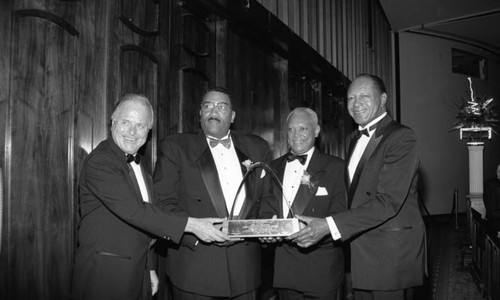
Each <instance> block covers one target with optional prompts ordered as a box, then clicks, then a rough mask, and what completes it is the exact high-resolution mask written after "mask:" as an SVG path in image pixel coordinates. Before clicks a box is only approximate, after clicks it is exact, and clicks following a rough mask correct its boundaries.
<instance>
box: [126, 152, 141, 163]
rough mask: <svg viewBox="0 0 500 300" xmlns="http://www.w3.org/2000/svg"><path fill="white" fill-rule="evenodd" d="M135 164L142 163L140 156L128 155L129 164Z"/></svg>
mask: <svg viewBox="0 0 500 300" xmlns="http://www.w3.org/2000/svg"><path fill="white" fill-rule="evenodd" d="M131 162H135V163H136V164H139V163H140V162H141V156H140V155H139V154H136V155H132V154H127V164H129V163H131Z"/></svg>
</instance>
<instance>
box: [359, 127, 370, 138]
mask: <svg viewBox="0 0 500 300" xmlns="http://www.w3.org/2000/svg"><path fill="white" fill-rule="evenodd" d="M362 134H364V135H366V136H367V137H370V134H369V133H368V129H366V128H365V129H363V130H359V129H358V132H357V136H358V137H361V135H362Z"/></svg>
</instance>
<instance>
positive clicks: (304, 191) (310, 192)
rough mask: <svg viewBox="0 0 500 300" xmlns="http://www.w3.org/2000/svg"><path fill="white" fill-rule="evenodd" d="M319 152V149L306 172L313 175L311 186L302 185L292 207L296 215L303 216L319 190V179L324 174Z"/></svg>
mask: <svg viewBox="0 0 500 300" xmlns="http://www.w3.org/2000/svg"><path fill="white" fill-rule="evenodd" d="M318 151H319V150H318V149H315V150H314V152H313V156H312V157H311V161H310V162H309V166H308V167H307V170H306V171H307V173H309V175H311V177H310V180H311V181H310V186H307V185H305V184H301V185H300V187H299V190H298V191H297V194H296V195H295V199H294V200H293V204H292V207H293V211H294V213H295V214H299V215H301V214H302V213H303V212H304V209H305V208H306V207H307V205H308V204H309V202H310V201H311V199H312V198H313V196H314V195H315V194H316V191H317V190H318V182H319V178H321V176H322V174H323V173H324V172H323V170H321V167H322V166H321V159H320V155H319V154H318V153H317V152H318Z"/></svg>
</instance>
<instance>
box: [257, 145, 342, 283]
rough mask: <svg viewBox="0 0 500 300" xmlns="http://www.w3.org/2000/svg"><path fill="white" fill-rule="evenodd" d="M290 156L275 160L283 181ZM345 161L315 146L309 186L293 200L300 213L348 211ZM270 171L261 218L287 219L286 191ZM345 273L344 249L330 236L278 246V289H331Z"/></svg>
mask: <svg viewBox="0 0 500 300" xmlns="http://www.w3.org/2000/svg"><path fill="white" fill-rule="evenodd" d="M286 163H287V161H286V155H284V156H281V157H279V158H278V159H276V160H274V161H273V162H271V168H272V169H273V171H274V172H275V173H276V175H277V177H278V178H279V180H280V182H281V183H282V182H283V176H284V172H285V167H286ZM344 169H345V167H344V161H343V160H342V159H340V158H337V157H333V156H330V155H326V154H323V153H321V152H320V151H319V150H318V149H315V150H314V152H313V154H312V157H311V159H310V161H309V165H308V167H307V169H306V172H307V173H308V174H309V175H310V180H309V183H310V184H309V185H306V184H301V185H300V187H299V189H298V191H297V194H296V196H295V198H294V199H293V203H292V210H293V211H294V212H295V213H296V214H299V215H304V216H310V217H317V218H324V217H327V216H330V215H333V214H336V213H339V212H342V211H345V210H346V206H347V199H346V190H345V184H344ZM270 177H271V176H269V174H268V175H267V176H266V179H267V180H266V185H265V186H266V188H265V190H264V194H265V196H264V198H263V200H262V203H261V210H260V218H265V219H270V218H271V217H272V216H273V215H276V216H277V217H278V218H283V200H282V198H283V194H282V190H281V188H280V186H279V184H277V183H276V182H275V181H274V180H272V178H270ZM343 275H344V256H343V253H342V249H341V248H340V247H339V245H338V244H337V243H334V242H333V240H332V238H331V236H330V235H328V236H327V237H325V238H324V239H323V240H321V241H320V242H319V243H318V244H316V245H315V246H313V247H310V248H307V249H304V248H300V247H297V246H296V245H295V244H291V243H288V242H283V243H281V244H278V245H277V246H276V249H275V262H274V282H273V286H274V287H277V288H285V289H293V290H297V291H301V292H327V291H332V290H336V289H338V288H339V286H340V284H341V282H342V278H343Z"/></svg>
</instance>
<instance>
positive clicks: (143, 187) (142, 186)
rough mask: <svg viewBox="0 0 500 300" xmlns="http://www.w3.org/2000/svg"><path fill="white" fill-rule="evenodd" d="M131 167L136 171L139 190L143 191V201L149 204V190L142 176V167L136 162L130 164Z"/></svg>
mask: <svg viewBox="0 0 500 300" xmlns="http://www.w3.org/2000/svg"><path fill="white" fill-rule="evenodd" d="M136 155H137V154H136ZM129 165H130V166H131V167H132V170H134V174H135V178H136V179H137V183H138V184H139V189H140V190H141V195H142V201H144V202H149V194H148V189H147V187H146V181H145V180H144V177H143V176H142V170H141V166H140V165H138V164H136V163H135V162H131V163H129Z"/></svg>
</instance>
